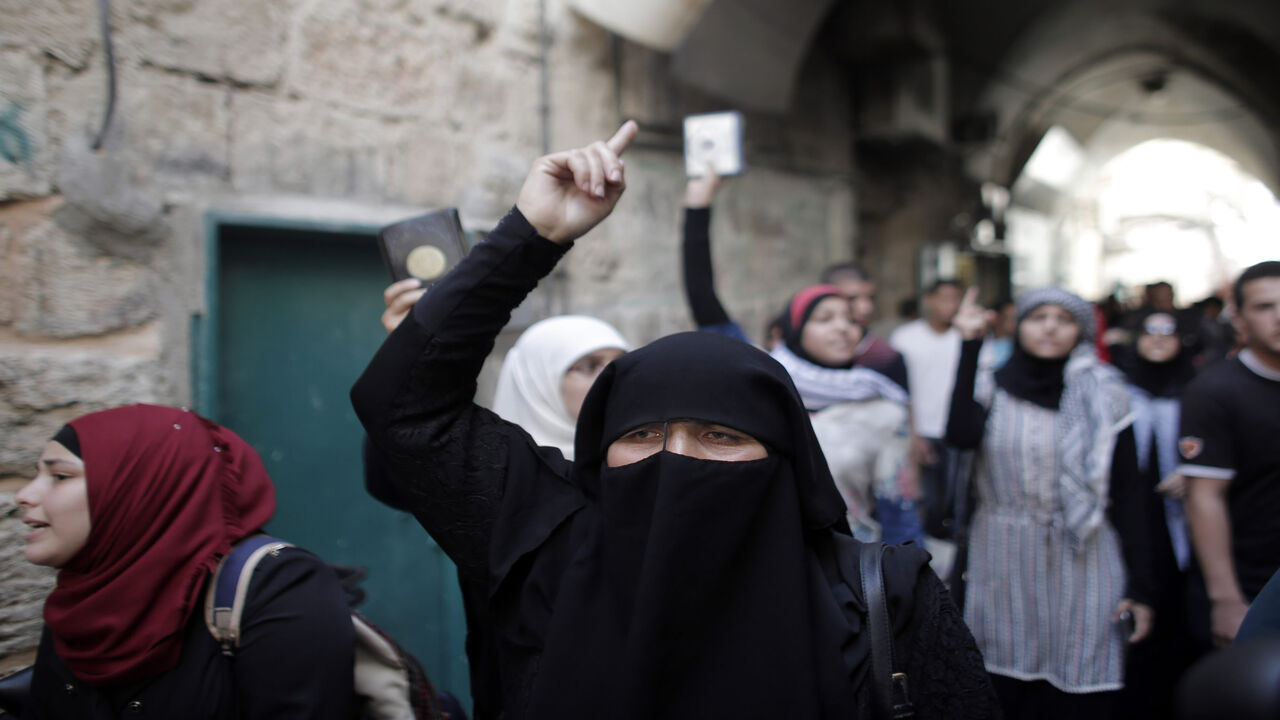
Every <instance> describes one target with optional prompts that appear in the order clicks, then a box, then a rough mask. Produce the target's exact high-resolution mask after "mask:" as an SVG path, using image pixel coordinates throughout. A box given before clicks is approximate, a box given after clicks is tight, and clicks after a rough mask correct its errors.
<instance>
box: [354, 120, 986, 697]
mask: <svg viewBox="0 0 1280 720" xmlns="http://www.w3.org/2000/svg"><path fill="white" fill-rule="evenodd" d="M628 127H630V124H628V125H627V126H624V128H623V130H624V131H625V130H627V128H628ZM631 130H632V131H634V128H631ZM620 134H622V135H625V132H622V131H620ZM615 140H617V137H615V139H614V140H611V141H610V143H614V141H615ZM601 147H609V146H601ZM592 148H595V149H594V150H591V149H588V150H582V151H574V152H573V153H569V154H564V155H553V156H547V157H546V158H542V159H540V160H539V161H538V162H536V163H535V165H534V169H533V170H531V172H530V178H529V179H527V180H526V188H525V190H528V189H529V188H530V187H534V188H535V190H534V191H529V192H530V193H532V194H533V196H534V197H533V200H531V201H530V202H529V203H528V207H529V208H533V209H534V210H530V212H534V211H535V210H537V209H538V208H543V210H537V211H538V212H543V211H544V210H545V206H548V205H547V203H549V207H552V208H553V209H554V208H562V206H561V205H559V204H557V203H558V201H555V202H552V201H550V200H548V198H549V197H550V198H551V199H552V200H554V199H555V198H558V197H560V195H559V194H558V193H559V191H561V190H565V188H563V187H561V185H564V184H568V181H567V180H565V179H564V177H563V173H560V172H559V171H558V170H557V172H556V173H551V174H548V172H547V167H551V168H552V169H556V168H561V165H562V164H563V163H565V162H569V160H566V158H569V159H574V158H579V157H580V156H581V155H582V154H584V153H587V152H588V151H589V152H593V153H596V154H598V155H600V156H602V157H604V159H608V157H607V154H606V153H604V152H603V151H602V150H600V149H599V148H598V147H597V146H594V145H593V146H592ZM556 163H561V165H557V164H556ZM584 167H585V166H584ZM619 170H620V169H619ZM530 183H532V185H530ZM545 183H550V184H551V185H554V186H556V190H557V192H556V193H550V192H546V193H543V191H542V190H538V189H537V188H539V187H541V185H540V184H545ZM525 190H522V198H523V197H524V195H525ZM565 192H569V193H570V194H572V193H573V192H576V191H572V190H565ZM539 193H543V194H539ZM593 202H595V203H596V204H597V205H599V204H600V203H599V201H593ZM586 205H588V206H590V205H591V203H586ZM575 207H578V206H575ZM524 209H525V208H524V206H522V205H521V204H520V203H517V207H516V208H514V209H513V210H512V212H511V213H510V214H509V215H508V216H507V217H506V218H505V219H504V220H503V221H502V222H500V223H499V224H498V226H497V227H496V228H494V230H493V232H491V233H490V234H489V236H488V237H487V238H486V240H485V241H484V242H482V243H480V244H479V245H477V246H476V247H475V248H474V249H473V250H472V251H471V253H470V254H469V255H468V256H467V258H466V259H465V260H463V261H462V262H460V263H459V264H458V265H457V266H456V267H455V268H454V270H453V271H452V272H450V273H449V274H448V275H447V276H446V277H444V278H442V279H441V280H440V282H439V283H437V284H436V285H435V286H433V288H432V290H431V292H430V293H427V294H426V295H425V296H424V297H423V298H422V299H421V300H419V301H418V304H417V305H416V306H415V307H414V310H413V312H412V314H411V316H410V318H409V319H406V321H405V322H402V323H401V324H400V325H399V326H398V327H397V328H396V330H395V331H394V332H393V333H392V334H391V335H390V336H389V337H388V338H387V341H386V342H385V343H384V344H383V346H382V348H381V349H380V350H379V351H378V353H377V355H376V356H375V357H374V359H373V360H372V361H371V363H370V365H369V368H368V369H367V370H366V371H365V373H364V374H363V375H362V376H361V378H360V380H359V381H358V382H357V383H356V385H355V387H354V388H353V389H352V401H353V404H354V406H355V409H356V412H357V414H358V415H359V417H360V419H361V422H362V423H363V424H364V426H365V429H366V430H367V431H368V433H369V437H370V439H371V441H372V442H373V443H374V445H375V446H376V448H377V450H378V451H379V453H380V454H381V455H382V456H383V457H384V458H385V459H386V461H387V467H388V478H389V479H390V481H391V482H392V483H393V484H395V486H396V490H397V493H398V495H399V497H402V498H403V499H404V500H405V503H406V505H407V507H408V508H409V509H410V511H411V512H413V514H414V515H415V516H416V517H417V519H418V521H419V522H420V523H421V524H422V525H423V527H424V528H425V529H426V530H427V531H428V532H430V533H431V535H432V537H433V538H435V539H436V541H437V543H439V545H440V547H441V548H442V549H444V551H445V552H446V553H448V554H449V557H450V558H452V559H453V560H454V562H455V563H456V564H457V566H458V571H459V577H460V578H461V580H462V582H463V583H464V593H463V596H464V602H465V605H466V611H467V619H468V658H469V660H470V661H471V677H472V691H473V698H474V699H475V701H476V715H477V717H486V718H488V717H495V718H496V717H505V718H510V719H517V718H556V719H557V720H560V719H563V718H654V717H661V718H693V717H698V718H705V717H736V718H777V717H801V718H840V719H841V720H844V719H846V718H852V717H871V716H870V714H869V708H870V696H871V693H870V692H869V690H870V684H869V683H870V679H869V674H868V670H867V666H868V659H869V652H870V643H869V640H868V639H867V638H868V635H867V628H866V627H865V626H864V620H863V616H864V613H865V611H866V608H865V604H864V603H863V601H862V595H861V591H860V587H859V582H858V580H857V576H858V569H857V554H858V553H857V550H858V547H859V546H858V544H857V543H856V542H855V541H854V540H853V539H852V538H851V537H850V536H849V535H848V530H847V528H846V527H845V525H844V521H843V516H844V505H843V502H842V501H841V498H840V495H839V494H838V492H837V491H836V489H835V487H834V486H833V483H832V480H831V477H830V474H829V472H828V470H827V468H826V463H825V461H824V460H823V457H822V454H821V451H820V450H819V448H818V444H817V441H816V440H815V438H814V435H813V430H812V427H811V426H810V424H809V422H808V418H807V416H806V414H805V411H804V408H803V406H802V405H801V403H800V399H799V397H798V395H797V393H796V391H795V388H794V386H793V385H792V383H791V381H790V379H789V378H788V376H787V374H786V371H785V370H784V369H783V368H782V366H781V365H779V364H778V363H777V362H776V361H774V360H773V359H771V358H770V357H769V356H767V355H765V354H764V353H763V352H761V351H759V350H756V349H754V348H752V347H750V346H748V345H746V344H745V343H741V342H739V341H737V340H733V339H731V338H728V337H723V336H719V335H713V334H709V333H702V334H683V335H676V336H672V337H669V338H664V339H662V340H659V341H657V342H655V343H653V344H651V345H649V346H647V347H645V348H642V349H640V350H637V351H634V352H633V353H630V354H628V355H625V356H623V357H622V358H620V359H618V360H615V361H614V362H613V363H612V364H610V365H609V366H608V367H607V368H605V370H604V371H602V373H601V375H600V377H599V378H598V379H597V381H596V383H595V385H594V386H593V388H592V390H591V391H590V393H589V394H588V395H587V398H586V401H585V402H584V404H583V407H582V410H581V412H580V414H579V418H578V426H577V430H576V439H575V459H574V461H573V463H569V462H568V461H566V460H565V459H564V457H563V455H562V454H561V453H560V452H559V451H558V450H553V449H549V448H543V447H538V446H537V444H536V443H535V442H534V441H533V439H532V438H531V436H530V435H529V434H528V433H527V432H525V431H524V430H523V429H522V428H520V427H519V426H517V425H514V424H512V423H509V422H506V421H504V420H502V418H500V417H498V416H497V415H495V414H493V413H492V412H489V411H487V410H485V409H484V408H481V407H479V406H477V405H475V403H474V402H473V398H474V396H475V388H476V377H477V376H478V375H479V373H480V369H481V367H482V366H483V364H484V358H485V356H486V355H487V354H488V353H489V352H490V351H491V349H492V347H493V341H494V338H495V337H496V336H497V334H498V333H499V331H500V330H501V328H502V327H503V326H504V325H505V324H506V322H507V319H508V318H509V317H510V313H511V311H512V309H514V308H515V307H516V306H518V305H519V304H520V302H521V301H523V299H524V298H525V296H526V295H527V293H528V292H529V291H530V290H531V289H532V288H533V287H534V285H536V284H537V281H538V279H540V278H541V277H544V276H545V275H546V274H548V273H550V272H551V270H552V269H553V268H554V266H555V264H556V262H557V261H558V260H559V259H560V257H562V256H563V254H564V253H565V252H566V251H567V250H568V245H569V243H568V241H569V240H571V239H572V238H573V237H576V236H574V235H572V234H568V235H563V236H562V237H561V242H559V243H557V242H553V241H552V240H549V239H548V238H547V237H544V236H541V235H539V234H538V229H537V227H536V226H535V225H534V223H532V222H531V221H530V218H528V217H526V216H525V215H524ZM579 209H581V208H579ZM588 209H589V208H588ZM553 215H554V216H555V217H560V215H555V214H554V213H545V212H543V214H542V215H539V217H542V218H543V219H546V218H548V217H552V216H553ZM555 227H561V226H555ZM553 229H554V227H553ZM579 229H580V228H579ZM685 420H696V421H701V422H703V423H711V424H714V425H721V426H724V427H727V428H731V429H733V430H734V432H737V433H744V434H746V435H750V437H751V441H752V443H756V442H758V443H760V446H761V447H762V448H763V449H764V452H763V453H752V456H753V457H755V458H756V459H753V460H749V461H744V462H726V461H723V460H719V461H717V460H710V459H706V458H705V457H704V456H705V455H709V454H710V455H714V453H699V452H697V451H696V450H691V451H690V455H691V456H685V455H679V454H677V453H676V452H674V451H675V450H683V449H684V448H685V447H687V446H683V445H682V444H681V443H675V442H673V443H672V444H671V445H670V446H668V447H667V448H666V450H658V449H657V448H654V449H655V450H656V451H655V452H654V453H653V454H652V455H649V456H647V457H642V456H643V453H636V454H634V455H632V456H631V457H630V458H628V459H629V460H635V461H634V462H629V463H628V464H622V463H616V466H614V467H610V466H609V462H608V460H607V456H608V449H609V447H610V445H611V444H612V443H614V441H615V440H617V439H618V438H619V437H620V436H622V435H623V434H624V433H628V432H629V431H631V430H632V429H633V428H636V427H637V426H640V425H645V424H648V423H663V424H664V425H659V427H660V428H665V427H670V428H677V427H688V425H686V424H681V423H677V422H672V421H685ZM699 432H700V433H702V434H700V435H699V436H698V437H699V438H702V439H704V440H707V441H709V442H713V443H714V442H715V441H716V437H719V436H718V435H714V433H710V432H708V431H704V430H700V431H699ZM632 437H634V435H633V436H632ZM679 437H681V438H683V437H684V436H683V435H680V436H679ZM682 442H683V441H682ZM641 457H642V459H637V458H641ZM717 457H721V456H718V455H717ZM926 559H927V555H926V553H924V552H923V551H922V550H919V549H918V548H914V547H903V548H889V549H887V550H886V551H885V553H884V577H885V585H886V595H887V605H888V609H889V613H890V617H891V622H892V625H893V631H894V650H895V652H896V653H897V658H898V661H899V662H898V665H897V667H901V669H903V670H905V671H906V672H907V673H908V675H909V676H910V678H911V682H910V692H911V700H912V701H913V702H914V703H915V706H916V711H917V717H918V718H919V719H920V720H929V719H930V718H957V717H969V718H985V717H991V716H992V714H993V712H994V695H993V693H992V690H991V687H990V684H989V680H988V679H987V676H986V673H985V671H984V670H983V668H982V661H981V657H980V656H979V655H978V653H977V650H976V645H975V643H974V641H973V638H972V636H971V635H970V634H969V632H968V630H967V629H966V628H965V627H964V624H963V621H962V619H961V618H960V616H959V614H958V612H957V611H956V609H955V606H954V605H953V604H952V603H951V601H950V599H949V598H948V597H947V594H946V590H945V589H944V588H943V587H942V585H941V583H940V581H939V580H938V579H937V577H936V576H934V575H933V574H932V572H931V571H930V570H929V569H928V567H927V564H926ZM841 568H848V569H847V570H846V571H845V572H842V571H841Z"/></svg>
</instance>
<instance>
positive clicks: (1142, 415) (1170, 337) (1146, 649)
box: [1113, 308, 1206, 720]
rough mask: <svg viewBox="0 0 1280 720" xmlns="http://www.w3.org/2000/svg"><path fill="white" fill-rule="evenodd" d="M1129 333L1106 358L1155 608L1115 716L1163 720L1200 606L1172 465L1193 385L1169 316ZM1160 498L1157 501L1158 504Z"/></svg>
mask: <svg viewBox="0 0 1280 720" xmlns="http://www.w3.org/2000/svg"><path fill="white" fill-rule="evenodd" d="M1134 326H1135V333H1134V335H1133V339H1132V340H1131V342H1130V344H1129V345H1127V346H1124V347H1123V348H1122V349H1123V352H1118V353H1115V354H1113V357H1114V359H1115V362H1116V366H1117V367H1119V368H1120V369H1121V370H1122V371H1123V372H1124V375H1125V380H1126V381H1127V384H1128V389H1129V407H1130V408H1131V409H1132V411H1133V417H1134V420H1133V429H1134V440H1135V441H1136V448H1137V458H1138V473H1139V485H1140V486H1141V487H1142V488H1143V490H1144V491H1145V493H1144V496H1145V499H1146V500H1147V501H1148V502H1146V503H1145V505H1146V509H1147V512H1148V515H1149V518H1148V523H1149V532H1148V535H1149V536H1150V544H1151V554H1150V559H1151V568H1150V574H1151V578H1152V583H1153V585H1152V587H1153V598H1154V608H1155V613H1156V617H1158V618H1159V619H1160V620H1159V622H1157V623H1156V624H1155V627H1154V628H1153V629H1152V633H1151V637H1150V638H1148V639H1147V640H1146V641H1145V642H1142V643H1139V644H1137V645H1135V646H1134V647H1133V648H1132V649H1131V651H1130V652H1129V655H1128V657H1127V658H1126V659H1125V687H1124V692H1123V694H1122V697H1121V703H1122V705H1121V708H1122V711H1123V714H1124V717H1126V718H1133V719H1134V720H1142V719H1143V718H1152V719H1153V720H1154V719H1155V718H1167V717H1172V716H1173V714H1174V690H1175V689H1176V688H1177V686H1178V681H1179V680H1180V679H1181V677H1182V673H1183V672H1185V671H1186V669H1187V668H1188V667H1189V666H1190V665H1191V664H1192V662H1194V661H1195V660H1196V658H1197V656H1198V652H1197V648H1196V647H1195V643H1194V640H1193V638H1194V637H1195V635H1196V633H1195V630H1194V626H1193V623H1192V622H1191V619H1190V616H1191V611H1190V608H1191V607H1197V606H1199V605H1201V604H1203V603H1204V602H1206V601H1205V600H1204V599H1203V598H1202V597H1200V596H1201V595H1202V594H1203V590H1196V588H1197V587H1199V585H1198V583H1199V581H1198V580H1197V581H1192V579H1191V576H1190V573H1191V564H1192V563H1191V537H1190V534H1189V531H1188V529H1187V518H1186V512H1185V510H1184V509H1183V506H1182V495H1183V494H1184V493H1185V487H1184V484H1183V483H1184V481H1183V478H1182V477H1181V476H1179V475H1176V474H1175V473H1174V471H1175V469H1176V468H1177V465H1178V447H1177V444H1178V424H1179V420H1180V417H1181V414H1182V401H1181V399H1180V398H1181V395H1182V391H1183V390H1184V389H1185V388H1186V386H1187V384H1188V383H1190V382H1191V380H1192V379H1194V378H1195V374H1196V372H1195V366H1194V365H1193V364H1192V350H1191V349H1190V348H1189V347H1188V346H1187V343H1186V342H1185V338H1186V336H1187V332H1186V329H1185V328H1184V327H1183V326H1182V323H1180V322H1179V321H1178V318H1177V317H1176V316H1175V315H1174V314H1173V313H1168V312H1164V311H1160V310H1155V309H1150V308H1148V309H1146V310H1142V311H1139V313H1138V315H1137V317H1135V318H1134ZM1161 495H1164V497H1161Z"/></svg>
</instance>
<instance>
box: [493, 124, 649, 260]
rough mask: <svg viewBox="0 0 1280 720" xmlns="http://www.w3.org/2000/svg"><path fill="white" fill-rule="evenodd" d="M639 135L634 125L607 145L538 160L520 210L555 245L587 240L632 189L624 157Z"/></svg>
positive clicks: (522, 191)
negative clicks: (623, 193)
mask: <svg viewBox="0 0 1280 720" xmlns="http://www.w3.org/2000/svg"><path fill="white" fill-rule="evenodd" d="M639 131H640V128H639V126H637V125H636V123H635V121H634V120H628V121H627V122H625V123H623V125H622V127H620V128H618V132H616V133H614V135H613V137H611V138H609V139H608V140H607V141H596V142H594V143H592V144H590V145H588V146H586V147H583V148H578V149H576V150H566V151H564V152H558V153H552V154H551V155H544V156H542V157H540V158H538V159H537V160H535V161H534V162H533V167H532V168H530V169H529V175H528V176H527V177H525V179H524V185H523V186H521V188H520V196H519V198H517V199H516V208H518V209H519V210H520V212H521V214H523V215H524V217H525V219H526V220H528V221H529V223H530V224H531V225H533V227H534V229H536V230H537V231H538V234H539V235H541V236H543V237H545V238H546V239H548V240H551V241H552V242H557V243H567V242H570V241H573V240H576V239H577V238H579V237H581V236H583V235H584V234H586V232H587V231H588V230H590V229H591V228H593V227H595V226H596V224H598V223H599V222H600V221H601V220H604V219H605V218H606V217H608V216H609V213H611V212H613V207H614V205H616V204H617V203H618V198H620V197H622V191H623V190H625V189H626V187H627V183H626V175H625V169H626V168H625V166H624V164H623V162H622V158H621V156H622V153H623V151H624V150H626V149H627V146H628V145H630V144H631V141H632V140H634V139H635V136H636V133H637V132H639Z"/></svg>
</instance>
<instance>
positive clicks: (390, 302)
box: [382, 278, 427, 332]
mask: <svg viewBox="0 0 1280 720" xmlns="http://www.w3.org/2000/svg"><path fill="white" fill-rule="evenodd" d="M426 291H427V289H426V288H424V287H422V281H421V280H418V279H417V278H409V279H407V280H401V281H400V282H395V283H391V284H390V285H388V286H387V289H386V290H383V291H382V302H383V303H385V304H386V306H387V309H386V310H384V311H383V312H382V327H384V328H386V329H387V332H391V331H392V330H395V329H396V326H397V325H399V324H400V321H401V320H404V318H405V316H406V315H408V314H409V311H410V310H412V309H413V306H414V304H416V303H417V302H418V298H420V297H422V295H423V293H425V292H426Z"/></svg>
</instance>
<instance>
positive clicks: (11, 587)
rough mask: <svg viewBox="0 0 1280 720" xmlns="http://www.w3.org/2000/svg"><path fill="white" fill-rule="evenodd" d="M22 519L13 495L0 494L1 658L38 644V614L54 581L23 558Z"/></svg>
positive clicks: (40, 620) (47, 571)
mask: <svg viewBox="0 0 1280 720" xmlns="http://www.w3.org/2000/svg"><path fill="white" fill-rule="evenodd" d="M21 517H22V513H21V510H20V509H19V508H18V505H17V503H16V502H15V501H14V497H13V493H7V492H6V493H0V657H4V656H7V655H11V654H13V653H17V652H22V651H23V650H29V649H31V648H34V647H35V646H36V645H38V644H39V642H40V628H41V626H42V625H43V623H44V620H43V618H42V617H41V610H42V609H43V607H44V599H45V597H46V596H47V595H48V594H49V591H50V590H52V589H53V582H54V577H55V572H54V571H53V570H52V569H51V568H46V567H40V566H39V565H32V564H31V563H29V562H27V560H26V558H25V557H23V555H22V548H23V545H24V542H23V540H22V536H23V535H25V534H26V526H25V525H23V524H22V522H21Z"/></svg>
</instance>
